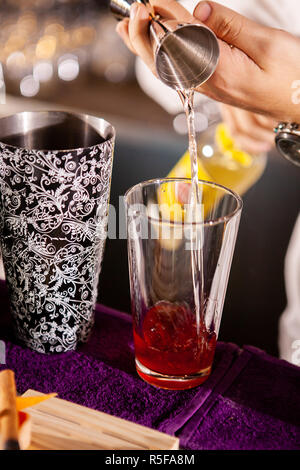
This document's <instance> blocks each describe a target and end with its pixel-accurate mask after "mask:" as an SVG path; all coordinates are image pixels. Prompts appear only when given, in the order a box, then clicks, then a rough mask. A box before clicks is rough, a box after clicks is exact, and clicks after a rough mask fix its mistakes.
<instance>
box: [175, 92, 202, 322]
mask: <svg viewBox="0 0 300 470" xmlns="http://www.w3.org/2000/svg"><path fill="white" fill-rule="evenodd" d="M177 92H178V94H179V97H180V99H181V101H182V103H183V107H184V111H185V114H186V119H187V127H188V138H189V154H190V160H191V192H190V195H189V201H188V222H197V223H195V224H194V225H191V226H192V227H193V229H192V234H191V244H190V250H191V266H192V281H193V293H194V300H195V314H196V322H197V329H199V328H200V324H201V320H202V321H203V320H204V260H203V242H204V227H203V224H202V222H203V212H202V191H201V189H200V187H199V180H198V145H197V139H196V128H195V111H194V94H195V92H194V90H179V89H178V90H177Z"/></svg>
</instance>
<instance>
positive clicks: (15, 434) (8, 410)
mask: <svg viewBox="0 0 300 470" xmlns="http://www.w3.org/2000/svg"><path fill="white" fill-rule="evenodd" d="M0 437H1V448H2V449H3V450H19V448H20V447H19V415H18V411H17V407H16V384H15V375H14V372H13V371H12V370H3V371H2V372H0Z"/></svg>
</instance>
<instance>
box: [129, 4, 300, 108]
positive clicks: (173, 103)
mask: <svg viewBox="0 0 300 470" xmlns="http://www.w3.org/2000/svg"><path fill="white" fill-rule="evenodd" d="M180 3H181V4H182V5H183V6H184V7H185V8H186V9H187V10H189V11H190V12H191V13H192V12H193V11H194V8H195V6H196V5H197V3H198V0H181V1H180ZM218 3H221V4H223V5H225V6H227V7H228V8H231V9H233V10H235V11H238V12H239V13H241V14H243V15H245V16H247V17H248V18H250V19H253V20H255V21H257V22H259V23H262V24H265V25H266V26H270V27H273V28H280V29H284V30H286V31H289V32H290V33H292V34H296V35H298V36H300V1H299V0H247V1H246V0H218ZM136 76H137V80H138V82H139V84H140V86H141V88H142V89H143V90H144V92H145V93H146V94H147V95H149V96H150V97H151V98H152V99H154V100H155V101H157V103H158V104H160V106H162V107H163V108H164V109H165V110H166V111H167V112H169V113H170V114H176V113H178V112H180V111H182V106H181V103H180V101H179V98H178V96H177V93H176V92H175V91H174V90H172V89H171V88H169V87H167V86H166V85H164V84H163V83H161V82H160V81H159V80H158V79H157V78H156V77H154V75H153V74H152V72H150V70H149V69H148V68H147V67H146V65H144V63H143V62H142V61H141V60H140V59H137V62H136ZM196 100H197V101H198V102H200V101H201V95H200V94H199V93H197V97H196ZM196 104H197V102H196Z"/></svg>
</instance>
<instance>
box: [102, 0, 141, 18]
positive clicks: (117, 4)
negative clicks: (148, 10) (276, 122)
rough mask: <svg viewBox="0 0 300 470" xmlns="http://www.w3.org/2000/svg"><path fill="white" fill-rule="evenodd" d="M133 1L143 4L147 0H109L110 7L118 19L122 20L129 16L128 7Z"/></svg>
mask: <svg viewBox="0 0 300 470" xmlns="http://www.w3.org/2000/svg"><path fill="white" fill-rule="evenodd" d="M135 2H138V3H143V4H144V5H147V3H148V2H147V0H111V1H110V9H111V11H112V13H113V14H114V15H115V17H116V18H117V19H118V20H123V19H124V18H129V16H130V7H131V5H132V4H133V3H135Z"/></svg>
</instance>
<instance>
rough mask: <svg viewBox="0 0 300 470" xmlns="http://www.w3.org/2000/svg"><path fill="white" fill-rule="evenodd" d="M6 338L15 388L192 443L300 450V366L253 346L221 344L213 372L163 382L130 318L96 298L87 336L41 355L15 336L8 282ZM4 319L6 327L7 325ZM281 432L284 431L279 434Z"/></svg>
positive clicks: (1, 318)
mask: <svg viewBox="0 0 300 470" xmlns="http://www.w3.org/2000/svg"><path fill="white" fill-rule="evenodd" d="M0 288H1V289H0V295H1V297H2V299H3V302H2V307H3V310H2V312H1V315H0V328H1V329H0V337H2V338H3V337H4V338H5V339H6V340H7V339H8V338H10V341H7V351H6V353H7V357H6V359H7V363H6V365H5V366H4V365H3V366H1V368H2V369H3V368H11V369H13V370H14V371H15V374H16V382H17V389H18V392H19V393H23V392H24V391H25V390H27V389H28V388H33V389H36V390H39V391H41V392H44V393H49V392H57V393H58V394H59V397H61V398H64V399H67V400H70V401H73V402H75V403H79V404H82V405H85V406H88V407H90V408H94V409H97V410H100V411H104V412H107V413H110V414H113V415H116V416H119V417H122V418H125V419H129V420H131V421H134V422H137V423H140V424H144V425H146V426H150V427H152V428H155V429H158V430H161V431H164V432H167V433H169V434H176V435H178V436H179V437H180V442H181V446H182V447H183V448H187V449H273V448H274V449H276V448H279V449H299V448H300V427H299V423H300V419H299V416H300V403H299V402H300V401H299V400H298V397H299V392H300V389H299V385H300V369H299V368H297V367H294V366H291V365H289V364H287V363H286V362H284V361H279V360H277V359H275V358H271V357H270V356H268V355H266V354H265V353H263V352H262V351H258V350H256V349H254V348H251V347H246V348H244V349H243V350H241V349H239V348H238V347H237V346H235V345H232V344H224V343H218V345H217V351H216V357H215V361H214V368H213V373H212V375H211V376H210V378H209V379H208V380H207V381H206V382H205V383H204V384H203V385H201V386H199V387H197V388H195V389H192V390H187V391H178V392H175V391H167V390H161V389H157V388H155V387H152V386H151V385H148V384H146V383H145V382H143V381H142V380H141V379H140V378H139V377H138V375H137V373H136V371H135V366H134V350H133V343H132V327H131V317H130V316H129V315H127V314H124V313H120V312H115V311H114V310H111V309H109V308H107V307H104V306H101V305H98V306H97V309H96V322H95V327H94V330H93V334H92V337H91V338H90V340H89V342H88V343H87V344H85V345H83V346H81V347H80V348H79V350H78V351H74V352H68V353H65V354H60V355H59V354H56V355H48V356H45V355H41V354H39V353H36V352H34V351H30V350H28V349H25V348H23V347H21V346H19V345H16V344H14V342H12V341H11V340H12V338H11V335H10V333H9V321H8V315H7V310H6V308H7V305H6V304H5V299H4V295H5V293H4V287H3V285H2V286H0ZM3 325H4V326H3ZM279 436H280V437H279Z"/></svg>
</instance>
